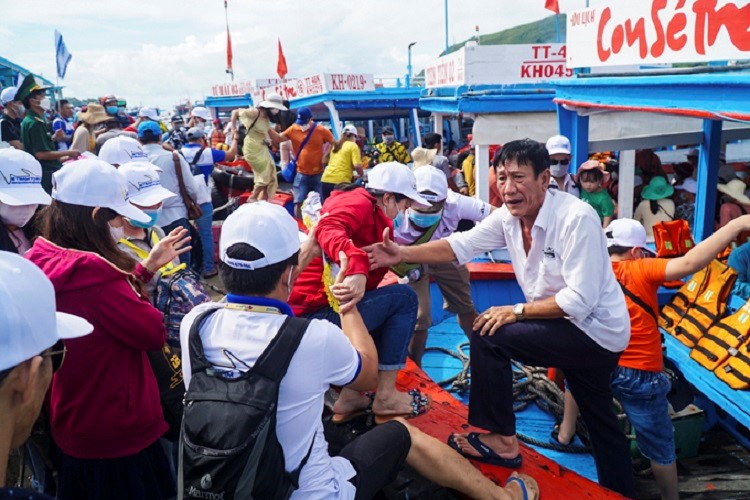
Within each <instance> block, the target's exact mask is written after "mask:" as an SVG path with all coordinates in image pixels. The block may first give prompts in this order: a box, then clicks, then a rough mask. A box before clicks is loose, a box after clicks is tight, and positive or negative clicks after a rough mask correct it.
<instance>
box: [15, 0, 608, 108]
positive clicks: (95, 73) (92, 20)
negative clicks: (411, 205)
mask: <svg viewBox="0 0 750 500" xmlns="http://www.w3.org/2000/svg"><path fill="white" fill-rule="evenodd" d="M448 2H449V23H450V27H449V30H450V35H449V36H450V42H451V43H453V42H458V41H461V40H464V39H466V38H468V37H469V36H472V35H473V33H474V28H475V26H476V25H479V29H480V33H492V32H495V31H499V30H502V29H505V28H509V27H512V26H516V25H518V24H523V23H527V22H531V21H535V20H538V19H541V18H543V17H546V16H547V15H549V14H550V12H549V11H547V10H545V9H544V0H521V1H518V0H515V1H511V0H460V1H459V0H448ZM585 3H586V2H585V0H560V7H561V9H562V11H563V12H567V11H571V10H576V9H580V8H583V7H584V6H585ZM597 3H599V2H598V0H592V1H591V5H595V4H597ZM31 5H33V8H30V6H31ZM443 8H444V1H443V0H380V1H374V0H360V1H348V2H347V1H344V0H297V1H291V0H276V1H271V0H229V25H230V30H231V33H232V45H233V49H234V71H235V79H236V80H254V79H256V78H271V77H275V72H276V61H277V45H276V43H277V42H276V40H277V38H281V42H282V45H283V47H284V52H285V55H286V60H287V64H288V67H289V75H288V76H287V77H288V78H294V77H300V76H307V75H311V74H316V73H326V72H335V73H346V72H354V73H371V74H374V75H375V76H376V77H396V76H403V75H404V74H405V72H406V62H407V49H406V48H407V45H408V44H409V43H410V42H417V45H416V46H415V47H414V48H413V65H414V69H415V71H414V72H415V73H417V72H419V71H420V70H421V69H422V68H423V67H424V66H425V64H426V63H428V62H429V61H431V60H432V59H434V58H435V57H437V55H438V54H439V53H440V52H441V51H442V50H443V48H444V39H445V37H444V17H443V16H444V10H443ZM55 28H57V29H59V30H60V31H61V32H62V34H63V36H64V39H65V42H66V44H67V46H68V49H69V50H70V52H71V53H72V54H73V59H72V61H71V63H70V65H69V66H68V72H67V76H66V78H65V80H64V81H63V82H61V83H62V84H63V85H65V87H66V88H65V90H64V94H65V95H68V96H76V97H79V98H84V97H94V96H100V95H103V94H107V93H114V94H116V95H118V96H123V97H125V98H126V99H127V100H128V105H129V106H132V105H151V106H171V105H174V104H176V103H177V102H179V101H184V100H186V99H188V98H189V99H191V100H193V101H195V100H199V99H203V98H204V97H205V96H206V95H208V94H209V93H210V90H211V85H212V84H216V83H224V82H227V81H228V80H229V75H227V74H226V73H225V72H224V69H225V67H226V55H225V54H226V32H225V23H224V2H223V0H150V1H144V0H130V1H120V0H117V1H113V0H107V1H106V2H93V1H82V0H71V1H68V2H60V1H59V0H56V1H52V0H35V1H33V2H11V1H10V0H8V1H6V2H4V5H3V23H2V25H0V47H3V51H2V53H0V55H2V56H3V57H6V58H8V59H10V60H11V61H13V62H15V63H17V64H20V65H22V66H24V67H26V68H27V69H29V70H31V71H34V72H37V73H41V74H42V75H44V76H45V77H47V78H49V79H50V80H53V81H54V79H55V78H54V77H55V57H54V35H53V33H54V30H55Z"/></svg>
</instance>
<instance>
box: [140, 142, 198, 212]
mask: <svg viewBox="0 0 750 500" xmlns="http://www.w3.org/2000/svg"><path fill="white" fill-rule="evenodd" d="M143 151H144V152H145V153H146V154H147V155H148V161H149V162H150V163H153V164H154V165H156V166H157V167H159V168H160V169H161V172H159V180H160V181H161V185H162V187H163V188H164V189H168V190H169V191H172V192H173V193H174V194H176V195H177V196H173V197H171V198H167V199H166V200H164V204H163V205H162V209H161V214H159V219H158V220H157V221H156V225H157V226H159V227H164V226H167V225H169V224H171V223H173V222H174V221H176V220H178V219H185V218H187V208H186V207H185V203H184V202H183V201H182V196H180V185H179V182H178V181H177V172H176V171H175V168H174V160H173V156H172V152H171V151H167V150H166V149H164V148H162V147H161V144H145V145H144V146H143ZM180 165H181V166H182V178H183V180H184V181H185V189H186V190H187V192H188V194H189V195H190V197H191V198H193V200H196V199H197V198H198V186H196V184H195V179H194V178H193V173H192V172H191V171H190V165H188V162H187V161H185V158H183V157H182V155H180Z"/></svg>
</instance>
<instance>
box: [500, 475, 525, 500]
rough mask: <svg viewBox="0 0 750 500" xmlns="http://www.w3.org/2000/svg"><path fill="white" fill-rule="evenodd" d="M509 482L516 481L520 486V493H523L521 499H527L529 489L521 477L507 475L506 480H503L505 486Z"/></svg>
mask: <svg viewBox="0 0 750 500" xmlns="http://www.w3.org/2000/svg"><path fill="white" fill-rule="evenodd" d="M511 482H514V483H518V486H520V487H521V493H523V500H529V491H528V490H527V489H526V483H524V482H523V479H521V478H520V477H515V476H513V477H509V478H508V480H507V481H505V486H508V484H510V483H511Z"/></svg>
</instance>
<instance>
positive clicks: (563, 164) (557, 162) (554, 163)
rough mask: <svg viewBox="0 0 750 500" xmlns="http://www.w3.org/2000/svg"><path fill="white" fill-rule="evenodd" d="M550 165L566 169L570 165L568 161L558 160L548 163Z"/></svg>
mask: <svg viewBox="0 0 750 500" xmlns="http://www.w3.org/2000/svg"><path fill="white" fill-rule="evenodd" d="M549 164H550V165H562V166H564V167H567V166H568V165H570V160H558V161H552V160H550V162H549Z"/></svg>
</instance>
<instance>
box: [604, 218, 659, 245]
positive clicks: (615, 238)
mask: <svg viewBox="0 0 750 500" xmlns="http://www.w3.org/2000/svg"><path fill="white" fill-rule="evenodd" d="M604 234H605V235H607V248H609V247H615V246H617V247H626V248H641V249H643V250H646V251H647V252H649V253H653V252H652V251H651V250H650V249H649V248H648V245H647V243H646V229H645V228H644V227H643V224H641V223H640V222H638V221H637V220H634V219H615V220H613V221H612V222H610V223H609V226H607V229H605V230H604Z"/></svg>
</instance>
